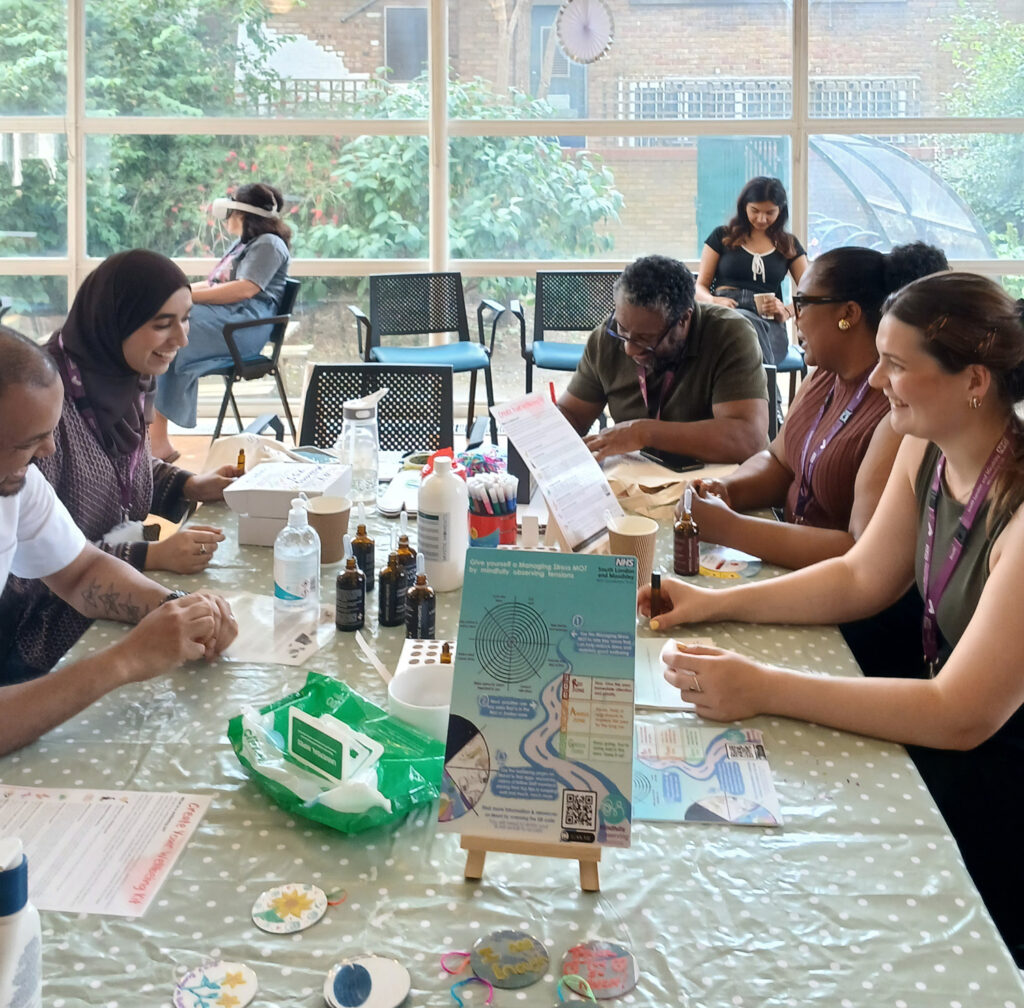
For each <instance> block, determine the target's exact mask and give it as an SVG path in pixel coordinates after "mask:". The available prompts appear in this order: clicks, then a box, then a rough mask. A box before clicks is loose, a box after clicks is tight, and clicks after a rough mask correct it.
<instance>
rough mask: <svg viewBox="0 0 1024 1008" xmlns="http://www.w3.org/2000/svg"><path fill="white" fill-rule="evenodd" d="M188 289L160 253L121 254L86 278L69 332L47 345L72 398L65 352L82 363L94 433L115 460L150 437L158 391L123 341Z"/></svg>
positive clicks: (70, 318) (136, 251)
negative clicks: (149, 399)
mask: <svg viewBox="0 0 1024 1008" xmlns="http://www.w3.org/2000/svg"><path fill="white" fill-rule="evenodd" d="M188 286H189V282H188V278H187V277H186V276H185V274H184V273H183V272H182V271H181V270H180V269H179V268H178V267H177V266H175V264H174V263H172V262H171V260H170V259H167V258H166V257H165V256H162V255H160V254H159V253H157V252H149V251H147V250H146V249H132V250H131V251H130V252H119V253H118V254H117V255H112V256H110V258H109V259H106V260H104V261H103V262H102V263H101V264H100V265H99V266H98V267H97V268H96V269H95V270H93V272H92V273H90V274H89V276H87V277H86V278H85V281H84V282H83V283H82V286H81V287H80V288H79V289H78V293H77V294H76V295H75V300H74V303H73V304H72V305H71V310H70V311H69V312H68V317H67V319H66V320H65V322H64V325H63V327H62V328H60V329H58V330H57V331H56V332H55V333H54V334H53V335H52V336H51V337H50V339H49V342H48V343H47V344H46V349H47V350H48V351H49V352H50V354H51V355H52V356H53V358H54V359H55V360H56V362H57V365H58V367H59V368H60V372H61V375H62V376H63V378H64V384H65V389H66V391H67V393H68V395H69V396H71V397H72V398H76V397H77V395H76V392H75V390H72V389H70V388H68V387H67V386H68V382H69V380H70V378H69V373H68V368H67V366H66V361H65V359H64V358H65V355H66V356H67V357H68V358H70V359H71V360H72V361H73V362H74V363H75V365H76V366H77V368H78V371H79V372H80V373H81V377H82V385H83V392H84V397H85V399H86V401H87V403H88V405H89V406H90V407H91V408H92V411H93V414H94V415H95V418H96V428H97V429H96V435H97V437H98V438H99V440H100V444H101V445H102V446H103V449H104V451H106V452H107V453H108V454H109V455H111V456H119V455H130V454H132V453H133V452H134V451H135V450H136V449H137V448H138V446H139V445H140V444H141V443H142V442H143V440H145V437H146V405H147V404H146V396H147V394H151V392H152V390H153V388H154V380H153V378H152V377H151V376H149V375H140V374H138V373H137V372H136V371H133V370H132V369H131V368H130V367H129V366H128V364H127V362H126V361H125V359H124V341H125V340H126V339H128V337H129V336H131V334H132V333H133V332H135V330H136V329H139V328H140V327H141V326H143V325H144V324H145V323H146V322H148V321H149V320H150V319H151V318H153V316H154V315H156V314H157V312H158V311H159V310H160V309H161V307H162V306H163V305H164V303H165V302H166V301H167V299H168V298H169V297H170V296H171V295H172V294H174V293H175V292H176V291H178V290H180V289H181V288H182V287H188ZM62 345H63V350H62V349H61V346H62Z"/></svg>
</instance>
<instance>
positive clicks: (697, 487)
mask: <svg viewBox="0 0 1024 1008" xmlns="http://www.w3.org/2000/svg"><path fill="white" fill-rule="evenodd" d="M686 486H687V487H688V488H689V489H690V490H692V491H693V496H694V497H709V496H710V497H717V498H718V499H719V500H722V501H724V502H725V505H726V507H732V501H731V500H730V499H729V487H728V485H727V484H726V483H723V482H722V481H721V480H720V479H700V478H698V479H695V480H690V482H689V483H687V484H686ZM684 493H685V490H684ZM682 514H683V498H682V497H680V498H679V503H678V504H677V505H676V517H677V518H681V517H682Z"/></svg>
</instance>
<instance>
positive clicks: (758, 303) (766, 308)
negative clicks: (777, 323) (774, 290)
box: [754, 294, 775, 318]
mask: <svg viewBox="0 0 1024 1008" xmlns="http://www.w3.org/2000/svg"><path fill="white" fill-rule="evenodd" d="M774 300H775V295H774V294H755V295H754V307H755V308H756V309H757V314H758V315H760V316H761V317H762V318H773V317H774V316H773V315H772V302H773V301H774Z"/></svg>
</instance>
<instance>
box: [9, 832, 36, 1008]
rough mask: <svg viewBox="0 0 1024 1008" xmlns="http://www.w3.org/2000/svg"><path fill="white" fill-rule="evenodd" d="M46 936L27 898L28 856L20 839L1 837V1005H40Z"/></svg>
mask: <svg viewBox="0 0 1024 1008" xmlns="http://www.w3.org/2000/svg"><path fill="white" fill-rule="evenodd" d="M42 950H43V939H42V934H41V933H40V929H39V911H38V910H37V909H36V908H35V907H34V906H33V905H32V904H31V903H30V902H29V900H28V858H26V857H25V854H24V851H23V850H22V846H21V841H20V840H17V839H7V840H0V1008H40V1006H41V1005H42V1003H43V995H42V983H43V971H42Z"/></svg>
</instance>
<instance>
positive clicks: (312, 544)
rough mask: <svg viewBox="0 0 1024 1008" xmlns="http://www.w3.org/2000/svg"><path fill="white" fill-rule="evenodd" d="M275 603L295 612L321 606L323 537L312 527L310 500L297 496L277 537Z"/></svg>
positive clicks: (275, 545) (283, 608)
mask: <svg viewBox="0 0 1024 1008" xmlns="http://www.w3.org/2000/svg"><path fill="white" fill-rule="evenodd" d="M274 606H275V608H277V609H279V610H280V611H286V612H294V611H296V610H300V609H305V608H310V609H318V608H319V606H320V537H319V536H318V535H317V534H316V530H315V529H312V528H310V527H309V521H308V517H307V514H306V500H305V498H304V497H296V498H295V499H294V500H293V501H292V507H291V510H290V511H289V512H288V524H287V525H286V526H285V527H284V528H283V529H281V531H280V532H278V534H277V538H276V539H275V540H274Z"/></svg>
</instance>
